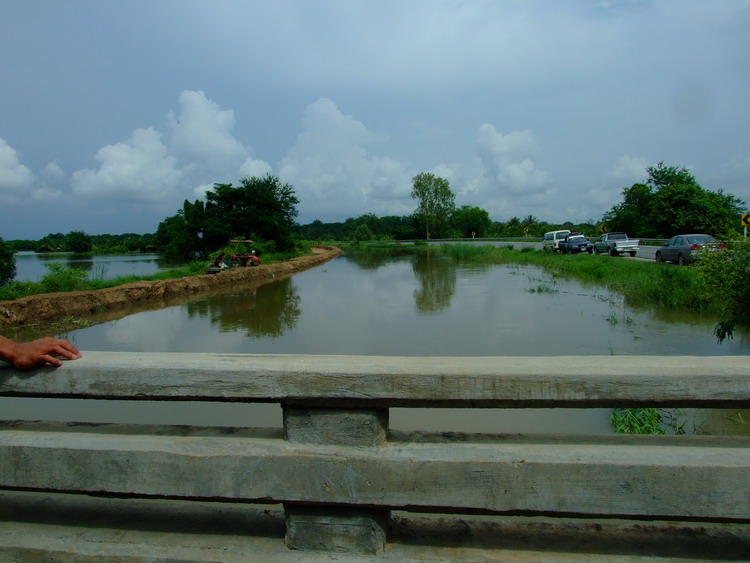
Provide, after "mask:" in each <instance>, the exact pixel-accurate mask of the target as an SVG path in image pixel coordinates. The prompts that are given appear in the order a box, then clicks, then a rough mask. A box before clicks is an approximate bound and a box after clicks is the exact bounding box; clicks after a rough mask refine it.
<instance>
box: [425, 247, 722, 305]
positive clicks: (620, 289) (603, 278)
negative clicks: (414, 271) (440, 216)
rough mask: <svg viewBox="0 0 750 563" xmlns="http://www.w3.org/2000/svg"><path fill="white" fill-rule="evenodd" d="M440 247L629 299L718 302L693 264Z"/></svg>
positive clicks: (467, 259) (449, 253)
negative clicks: (536, 269)
mask: <svg viewBox="0 0 750 563" xmlns="http://www.w3.org/2000/svg"><path fill="white" fill-rule="evenodd" d="M440 252H442V253H443V254H444V255H446V256H449V257H451V258H453V259H455V260H458V261H461V262H477V263H489V264H522V265H529V266H538V267H541V268H544V269H545V270H547V271H548V272H550V273H551V274H552V275H553V276H559V277H561V278H575V279H577V280H579V281H581V282H584V283H594V284H599V285H602V286H605V287H607V288H609V289H610V290H612V291H616V292H617V293H620V294H622V295H623V296H624V297H625V298H626V299H627V300H628V301H629V302H631V303H633V304H652V305H656V306H665V307H675V308H687V309H693V310H707V311H710V310H712V309H713V308H714V307H715V306H716V305H718V304H717V303H715V302H714V300H713V299H712V296H711V295H710V293H709V292H708V290H707V289H706V287H705V283H704V281H703V279H702V278H701V276H700V274H699V272H698V271H697V270H696V269H695V268H692V267H688V268H678V267H675V266H674V265H671V264H657V263H653V262H644V261H639V260H628V259H614V260H613V259H611V258H609V257H604V256H589V255H588V254H556V253H550V252H541V251H539V250H536V249H533V248H529V247H527V248H523V249H520V250H516V249H514V248H512V246H503V247H495V246H473V245H468V244H455V245H453V244H450V245H449V244H446V245H442V246H441V247H440Z"/></svg>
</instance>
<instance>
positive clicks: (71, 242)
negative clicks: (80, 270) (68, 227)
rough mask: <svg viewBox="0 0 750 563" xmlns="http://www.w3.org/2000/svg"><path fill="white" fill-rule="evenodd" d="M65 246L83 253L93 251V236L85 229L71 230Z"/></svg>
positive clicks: (66, 236)
mask: <svg viewBox="0 0 750 563" xmlns="http://www.w3.org/2000/svg"><path fill="white" fill-rule="evenodd" d="M65 248H67V249H68V251H70V252H76V253H79V254H83V253H86V252H91V249H92V248H93V242H92V239H91V237H90V236H89V235H87V234H86V233H84V232H83V231H70V232H69V233H68V234H67V235H65Z"/></svg>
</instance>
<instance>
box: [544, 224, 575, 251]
mask: <svg viewBox="0 0 750 563" xmlns="http://www.w3.org/2000/svg"><path fill="white" fill-rule="evenodd" d="M569 234H570V231H569V230H568V229H565V230H562V231H550V232H548V233H544V237H542V250H546V251H552V252H555V251H556V250H560V249H559V248H558V245H559V244H560V241H561V240H562V239H564V238H565V237H566V236H568V235H569Z"/></svg>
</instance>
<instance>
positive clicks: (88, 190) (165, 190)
mask: <svg viewBox="0 0 750 563" xmlns="http://www.w3.org/2000/svg"><path fill="white" fill-rule="evenodd" d="M96 160H97V161H98V162H99V163H100V167H99V169H98V170H90V169H85V170H78V171H76V172H74V173H73V178H72V185H73V191H74V192H75V193H76V194H78V195H84V196H87V197H92V198H101V199H113V200H127V201H131V202H137V201H145V202H163V201H165V200H168V199H170V198H173V197H175V195H176V191H177V189H178V186H179V184H180V181H181V180H182V175H183V173H182V171H180V170H178V169H177V167H176V159H175V158H174V157H173V156H170V155H169V151H168V149H167V147H166V146H165V145H164V144H163V143H162V142H161V135H160V134H159V133H158V132H157V131H155V130H154V129H152V128H148V129H136V130H135V131H134V132H133V134H132V135H131V137H130V139H128V140H127V141H126V142H124V143H117V144H114V145H107V146H105V147H103V148H101V149H100V150H99V152H98V153H97V154H96Z"/></svg>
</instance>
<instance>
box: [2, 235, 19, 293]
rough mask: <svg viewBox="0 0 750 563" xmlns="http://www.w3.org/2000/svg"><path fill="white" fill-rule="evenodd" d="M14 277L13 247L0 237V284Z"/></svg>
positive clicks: (14, 260)
mask: <svg viewBox="0 0 750 563" xmlns="http://www.w3.org/2000/svg"><path fill="white" fill-rule="evenodd" d="M15 277H16V257H15V254H14V252H13V249H12V248H11V247H10V245H9V244H8V243H6V242H5V241H4V240H3V239H2V237H0V286H2V285H5V284H6V283H8V282H9V281H10V280H12V279H13V278H15Z"/></svg>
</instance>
